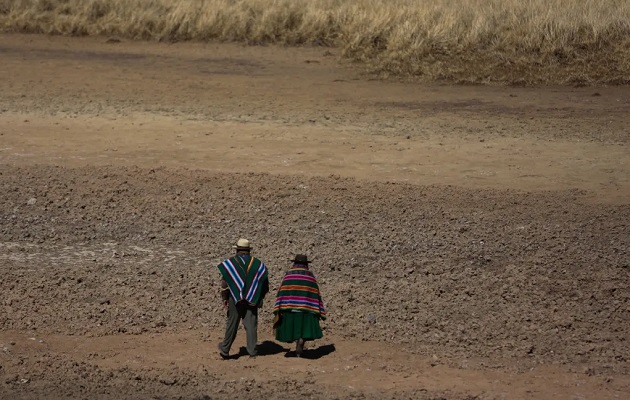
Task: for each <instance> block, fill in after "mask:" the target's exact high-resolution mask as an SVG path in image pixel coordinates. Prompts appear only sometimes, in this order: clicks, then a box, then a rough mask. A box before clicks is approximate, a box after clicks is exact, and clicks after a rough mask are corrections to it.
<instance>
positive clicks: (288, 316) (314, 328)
mask: <svg viewBox="0 0 630 400" xmlns="http://www.w3.org/2000/svg"><path fill="white" fill-rule="evenodd" d="M322 337H324V334H323V333H322V328H321V327H320V326H319V317H318V316H317V315H315V314H312V313H310V312H290V311H285V312H281V313H280V324H279V325H278V326H277V327H276V340H279V341H281V342H285V343H292V342H295V341H296V340H298V339H304V340H315V339H321V338H322Z"/></svg>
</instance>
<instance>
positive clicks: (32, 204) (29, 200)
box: [26, 197, 37, 206]
mask: <svg viewBox="0 0 630 400" xmlns="http://www.w3.org/2000/svg"><path fill="white" fill-rule="evenodd" d="M35 203H37V199H36V198H35V197H31V198H30V199H28V201H27V202H26V204H28V205H29V206H34V205H35Z"/></svg>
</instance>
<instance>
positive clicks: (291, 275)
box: [273, 265, 326, 319]
mask: <svg viewBox="0 0 630 400" xmlns="http://www.w3.org/2000/svg"><path fill="white" fill-rule="evenodd" d="M280 311H306V312H311V313H313V314H316V315H318V316H319V317H320V318H321V319H326V311H325V310H324V303H323V301H322V297H321V294H320V292H319V286H318V285H317V280H316V279H315V275H313V273H312V272H311V271H309V269H308V267H305V266H303V265H294V266H293V267H292V268H291V269H290V270H289V272H287V273H286V275H285V276H284V278H283V279H282V284H281V285H280V288H279V289H278V296H277V297H276V304H275V305H274V307H273V312H274V314H276V313H278V312H280Z"/></svg>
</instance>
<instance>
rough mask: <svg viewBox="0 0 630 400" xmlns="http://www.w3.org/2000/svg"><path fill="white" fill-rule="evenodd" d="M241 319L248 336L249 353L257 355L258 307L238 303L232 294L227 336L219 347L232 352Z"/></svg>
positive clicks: (226, 328)
mask: <svg viewBox="0 0 630 400" xmlns="http://www.w3.org/2000/svg"><path fill="white" fill-rule="evenodd" d="M241 320H243V327H245V335H246V336H247V353H249V355H250V356H255V355H256V342H257V341H258V307H256V306H250V305H248V304H246V303H240V304H238V305H237V304H236V303H234V299H233V298H232V296H230V299H229V300H228V309H227V324H226V326H225V338H224V339H223V341H222V342H221V343H220V344H219V348H220V349H221V351H223V352H225V353H229V352H230V348H231V347H232V343H234V339H236V333H237V332H238V323H239V322H240V321H241Z"/></svg>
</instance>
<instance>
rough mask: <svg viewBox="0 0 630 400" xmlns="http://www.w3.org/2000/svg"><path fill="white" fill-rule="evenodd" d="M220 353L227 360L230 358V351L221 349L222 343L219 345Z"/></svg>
mask: <svg viewBox="0 0 630 400" xmlns="http://www.w3.org/2000/svg"><path fill="white" fill-rule="evenodd" d="M219 355H220V356H221V358H222V359H224V360H227V359H228V358H230V353H226V352H224V351H223V350H221V345H219Z"/></svg>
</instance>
